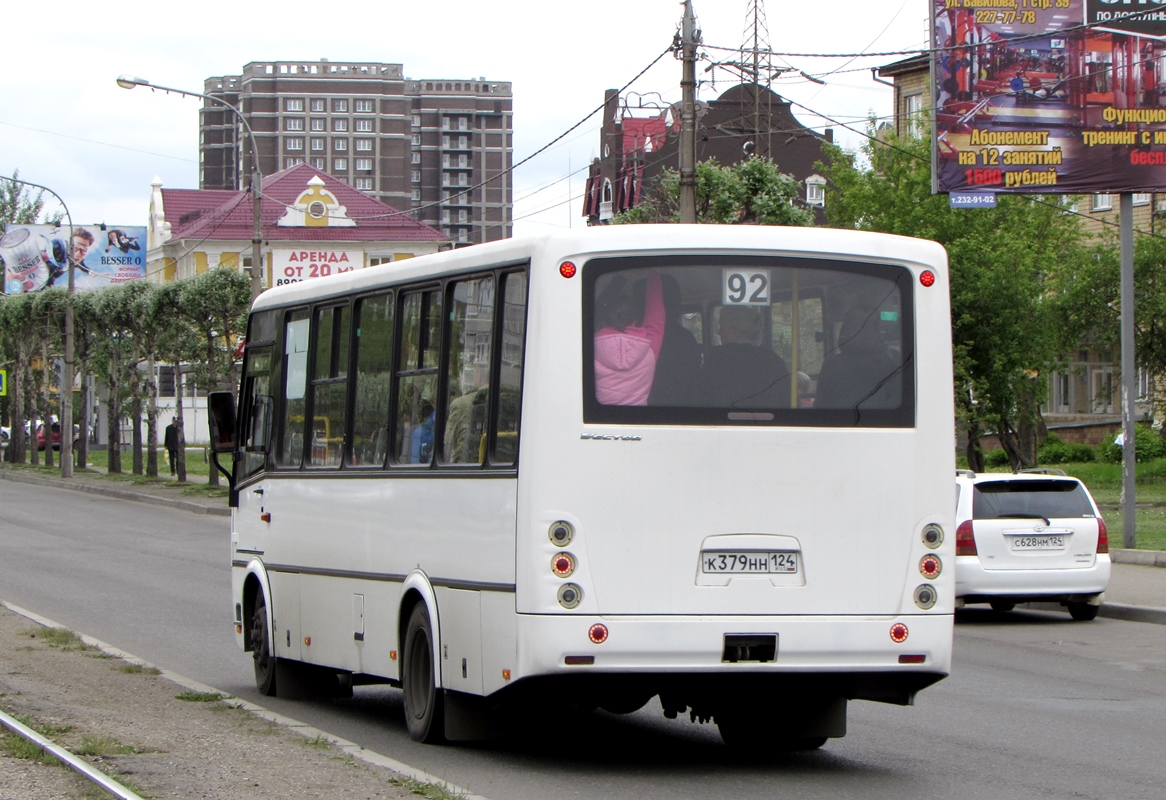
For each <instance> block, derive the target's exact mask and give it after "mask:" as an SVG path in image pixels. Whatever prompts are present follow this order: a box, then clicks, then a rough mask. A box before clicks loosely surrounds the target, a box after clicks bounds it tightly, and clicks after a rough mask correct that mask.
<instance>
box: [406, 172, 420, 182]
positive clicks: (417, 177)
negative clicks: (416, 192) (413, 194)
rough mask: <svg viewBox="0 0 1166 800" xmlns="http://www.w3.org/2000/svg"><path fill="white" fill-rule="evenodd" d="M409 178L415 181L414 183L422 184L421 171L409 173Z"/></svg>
mask: <svg viewBox="0 0 1166 800" xmlns="http://www.w3.org/2000/svg"><path fill="white" fill-rule="evenodd" d="M409 178H410V179H411V180H412V181H413V183H421V170H419V169H415V170H413V171H412V172H410V173H409Z"/></svg>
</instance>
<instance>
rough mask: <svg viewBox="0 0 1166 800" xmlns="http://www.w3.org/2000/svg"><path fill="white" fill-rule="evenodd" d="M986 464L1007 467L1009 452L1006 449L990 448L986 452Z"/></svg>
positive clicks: (987, 465)
mask: <svg viewBox="0 0 1166 800" xmlns="http://www.w3.org/2000/svg"><path fill="white" fill-rule="evenodd" d="M984 466H986V467H1006V466H1008V453H1006V452H1004V450H989V451H988V452H986V453H984Z"/></svg>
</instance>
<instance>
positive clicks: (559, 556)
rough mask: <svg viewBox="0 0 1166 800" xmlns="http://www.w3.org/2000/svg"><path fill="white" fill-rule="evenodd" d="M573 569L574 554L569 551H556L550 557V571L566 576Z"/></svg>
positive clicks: (561, 576) (562, 576)
mask: <svg viewBox="0 0 1166 800" xmlns="http://www.w3.org/2000/svg"><path fill="white" fill-rule="evenodd" d="M574 571H575V556H573V555H571V554H570V553H556V554H555V557H554V558H552V559H551V572H553V573H555V574H556V575H558V576H559V577H560V578H566V577H568V576H569V575H570V574H571V573H572V572H574Z"/></svg>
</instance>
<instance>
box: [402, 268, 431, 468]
mask: <svg viewBox="0 0 1166 800" xmlns="http://www.w3.org/2000/svg"><path fill="white" fill-rule="evenodd" d="M440 336H441V292H440V291H437V290H427V291H420V292H411V293H409V294H407V295H405V297H404V301H403V302H402V304H401V339H400V342H399V346H400V353H401V355H400V359H399V361H398V365H397V375H396V387H395V388H396V396H397V418H396V425H395V426H394V431H395V437H394V440H393V456H394V461H395V462H396V463H398V464H430V463H432V461H433V453H434V439H435V436H436V432H435V430H434V427H435V422H436V405H435V401H436V400H437V373H438V368H439V367H438V365H439V355H440V350H439V346H440Z"/></svg>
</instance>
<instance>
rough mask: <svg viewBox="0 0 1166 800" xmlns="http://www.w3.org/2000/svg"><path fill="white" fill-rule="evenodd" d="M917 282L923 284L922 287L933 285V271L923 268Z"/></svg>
mask: <svg viewBox="0 0 1166 800" xmlns="http://www.w3.org/2000/svg"><path fill="white" fill-rule="evenodd" d="M919 282H920V283H921V284H923V286H924V288H926V287H930V286H934V285H935V273H934V272H932V271H931V270H929V269H925V270H923V271H922V272H920V273H919Z"/></svg>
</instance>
